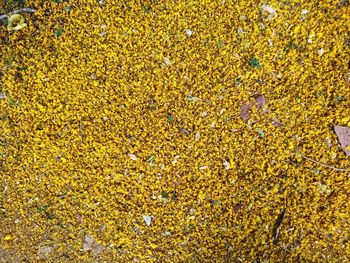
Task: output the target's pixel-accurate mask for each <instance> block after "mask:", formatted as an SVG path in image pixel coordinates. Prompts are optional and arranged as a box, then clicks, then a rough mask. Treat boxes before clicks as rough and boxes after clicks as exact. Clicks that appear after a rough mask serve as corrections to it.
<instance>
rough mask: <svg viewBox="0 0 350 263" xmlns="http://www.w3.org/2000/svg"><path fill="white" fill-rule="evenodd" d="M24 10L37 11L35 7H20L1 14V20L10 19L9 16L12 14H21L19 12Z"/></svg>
mask: <svg viewBox="0 0 350 263" xmlns="http://www.w3.org/2000/svg"><path fill="white" fill-rule="evenodd" d="M22 12H25V13H34V12H35V9H31V8H20V9H16V10H13V11H11V12H8V13H7V14H3V15H1V16H0V21H2V20H6V19H8V17H9V16H10V15H14V14H19V13H22Z"/></svg>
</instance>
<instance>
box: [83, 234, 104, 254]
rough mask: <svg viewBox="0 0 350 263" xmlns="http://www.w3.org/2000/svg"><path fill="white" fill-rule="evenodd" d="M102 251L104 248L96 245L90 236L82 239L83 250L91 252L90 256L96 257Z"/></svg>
mask: <svg viewBox="0 0 350 263" xmlns="http://www.w3.org/2000/svg"><path fill="white" fill-rule="evenodd" d="M103 249H104V247H103V246H102V245H101V244H99V243H97V242H96V240H95V239H94V238H93V237H92V236H90V235H86V236H85V237H84V242H83V250H84V251H85V252H86V251H91V254H92V255H93V256H97V255H98V254H100V253H101V252H102V250H103Z"/></svg>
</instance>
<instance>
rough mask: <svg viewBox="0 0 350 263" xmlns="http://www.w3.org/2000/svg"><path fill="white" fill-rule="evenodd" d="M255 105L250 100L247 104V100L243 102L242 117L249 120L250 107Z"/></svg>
mask: <svg viewBox="0 0 350 263" xmlns="http://www.w3.org/2000/svg"><path fill="white" fill-rule="evenodd" d="M252 106H253V102H250V103H249V104H245V102H243V104H242V106H241V113H240V116H241V118H242V119H244V120H246V121H247V120H249V119H250V112H249V111H250V109H251V107H252Z"/></svg>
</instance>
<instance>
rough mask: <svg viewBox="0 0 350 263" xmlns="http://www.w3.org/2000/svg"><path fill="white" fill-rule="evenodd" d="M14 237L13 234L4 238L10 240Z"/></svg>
mask: <svg viewBox="0 0 350 263" xmlns="http://www.w3.org/2000/svg"><path fill="white" fill-rule="evenodd" d="M11 239H12V235H6V236H5V237H4V240H6V241H8V240H11Z"/></svg>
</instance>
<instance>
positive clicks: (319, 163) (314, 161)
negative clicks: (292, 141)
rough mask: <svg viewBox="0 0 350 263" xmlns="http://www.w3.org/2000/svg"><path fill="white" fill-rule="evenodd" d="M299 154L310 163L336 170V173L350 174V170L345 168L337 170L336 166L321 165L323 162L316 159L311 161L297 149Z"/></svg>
mask: <svg viewBox="0 0 350 263" xmlns="http://www.w3.org/2000/svg"><path fill="white" fill-rule="evenodd" d="M296 151H297V153H299V154H300V156H301V157H303V158H304V159H306V160H308V161H310V162H313V163H316V164H318V165H321V166H323V167H327V168H330V169H333V170H336V171H339V172H350V169H345V168H337V167H335V166H331V165H328V164H325V163H321V162H318V161H316V160H314V159H311V158H310V157H307V156H305V155H304V154H302V153H301V152H299V150H298V149H296Z"/></svg>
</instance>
